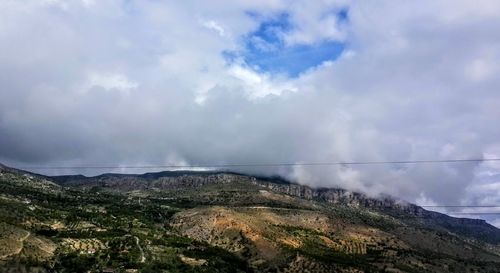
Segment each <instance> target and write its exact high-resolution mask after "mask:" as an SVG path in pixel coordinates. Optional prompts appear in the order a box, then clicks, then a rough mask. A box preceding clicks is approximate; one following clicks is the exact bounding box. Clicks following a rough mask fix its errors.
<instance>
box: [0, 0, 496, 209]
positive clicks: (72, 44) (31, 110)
mask: <svg viewBox="0 0 500 273" xmlns="http://www.w3.org/2000/svg"><path fill="white" fill-rule="evenodd" d="M40 3H41V2H39V1H22V2H21V1H3V2H1V3H0V41H1V43H0V83H1V86H2V87H1V89H0V96H1V100H0V160H1V161H3V162H5V163H10V164H13V165H17V166H20V165H24V166H26V165H30V164H31V165H69V166H70V165H85V164H90V165H96V164H124V165H125V164H126V165H134V164H138V165H139V164H140V165H144V164H168V163H172V162H181V163H183V164H184V163H186V164H224V163H276V162H336V161H384V160H422V159H448V158H477V157H482V156H489V155H498V154H500V153H499V152H498V150H497V148H495V147H498V145H500V144H499V140H498V135H500V129H499V127H498V126H495V125H496V124H497V123H498V119H499V118H500V110H499V109H500V108H499V107H498V105H500V97H499V95H498V88H499V87H500V79H499V78H498V77H495V76H494V75H498V74H500V73H499V72H500V71H499V70H500V68H499V66H498V65H496V64H498V63H500V54H499V52H500V46H499V45H500V38H499V37H498V35H494V33H496V32H497V31H496V30H497V29H498V28H500V20H499V19H498V18H500V17H499V16H498V15H499V14H500V6H499V5H498V3H497V2H495V1H483V2H482V3H481V4H476V3H471V2H470V1H456V2H453V4H450V2H449V1H423V2H419V3H410V2H405V3H398V4H394V2H388V1H377V2H376V3H375V2H358V1H355V2H352V3H351V2H349V1H321V3H320V4H317V5H316V4H315V5H310V4H309V3H308V2H307V3H306V2H301V1H298V2H296V4H293V5H288V2H285V1H280V0H276V1H255V0H253V1H232V2H226V1H224V2H222V1H221V2H219V1H215V2H210V3H204V4H200V3H196V4H194V3H191V2H189V1H188V2H167V1H141V2H130V1H121V2H120V1H84V2H82V1H49V2H44V3H50V4H40ZM89 3H91V4H90V5H89ZM294 3H295V2H294ZM58 6H61V7H64V8H57V7H58ZM325 11H328V12H326V13H325ZM342 11H343V12H347V15H345V16H347V17H346V18H344V19H343V20H340V21H339V20H338V19H339V13H341V12H342ZM256 14H257V15H258V16H256ZM279 14H288V15H289V17H288V18H289V19H288V20H289V23H290V26H293V27H292V28H291V29H290V30H289V31H286V32H284V33H283V37H282V39H283V41H286V42H285V44H284V45H283V50H285V51H286V50H287V49H290V48H293V47H294V46H297V45H300V44H307V45H308V46H309V47H311V48H313V49H314V48H317V47H315V46H318V45H326V46H328V45H329V44H328V43H331V42H332V41H337V42H341V43H342V44H344V45H345V46H344V47H345V48H343V49H342V50H341V53H339V56H338V58H336V59H329V61H327V62H319V63H316V64H314V66H313V67H310V68H309V69H308V70H305V71H302V72H301V73H298V75H297V76H296V77H294V78H289V77H288V76H287V75H286V74H280V73H275V72H274V71H265V70H262V69H258V68H256V67H254V66H252V65H251V64H248V63H246V62H245V61H244V60H237V61H233V62H228V60H227V56H225V55H224V53H225V52H243V51H244V49H245V46H246V45H247V44H248V42H249V41H248V40H245V39H248V38H249V37H250V36H251V35H250V34H251V33H255V32H256V31H257V30H258V29H259V27H260V26H261V25H262V24H263V23H264V22H266V21H267V22H268V21H269V19H270V18H274V17H276V16H277V15H279ZM75 18H78V20H76V19H75ZM199 18H209V19H208V20H205V21H203V20H202V21H201V23H200V20H199ZM207 28H208V29H207ZM214 32H215V33H214ZM214 34H216V35H214ZM229 34H231V35H229ZM280 35H281V34H280ZM289 57H290V59H293V58H292V57H293V56H289ZM284 58H286V56H284ZM303 58H304V57H302V59H303ZM290 63H292V62H290ZM290 65H292V64H290ZM82 86H83V89H85V90H87V91H86V92H81V90H82ZM99 90H101V91H102V90H105V92H100V91H99ZM106 90H107V91H106ZM109 91H118V92H109ZM124 92H125V93H126V94H127V95H126V96H124V95H123V94H124ZM237 170H239V171H250V172H254V173H265V174H281V175H285V176H287V177H289V178H292V179H296V180H298V181H299V182H301V183H304V184H310V185H314V186H339V187H344V188H347V189H350V190H358V191H363V192H367V193H369V194H373V195H376V194H380V193H386V194H393V195H396V196H399V197H401V198H404V199H406V200H408V201H419V200H425V201H426V202H429V203H436V204H456V203H460V204H479V203H481V202H483V201H481V200H488V202H490V201H491V202H497V201H499V200H497V198H496V197H495V196H498V193H497V189H498V188H497V186H498V185H497V183H498V179H497V178H498V172H499V170H498V169H496V168H491V167H485V164H484V163H481V164H474V163H453V164H451V163H450V164H414V165H397V164H395V165H384V166H381V165H375V166H357V167H352V166H351V167H349V166H331V167H319V166H316V167H304V166H302V167H293V168H292V167H282V168H244V169H243V168H242V169H237ZM89 172H90V171H89ZM486 174H488V175H486ZM484 202H486V201H484Z"/></svg>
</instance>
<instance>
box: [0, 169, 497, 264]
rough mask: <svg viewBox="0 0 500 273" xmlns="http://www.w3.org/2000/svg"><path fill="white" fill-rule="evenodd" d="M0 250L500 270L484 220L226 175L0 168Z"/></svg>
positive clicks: (51, 258)
mask: <svg viewBox="0 0 500 273" xmlns="http://www.w3.org/2000/svg"><path fill="white" fill-rule="evenodd" d="M0 246H1V249H0V268H2V269H3V271H5V272H88V271H90V272H306V271H308V272H498V268H500V230H498V229H497V228H495V227H493V226H491V225H489V224H487V223H486V222H484V221H482V220H474V219H465V218H453V217H449V216H447V215H444V214H440V213H436V212H430V211H427V210H425V209H423V208H421V207H418V206H415V205H412V204H408V203H405V202H402V201H401V200H395V199H392V198H390V197H386V198H383V199H374V198H369V197H367V196H365V195H363V194H359V193H352V192H348V191H345V190H342V189H324V188H323V189H313V188H310V187H307V186H302V185H297V184H293V183H289V182H287V181H284V180H282V179H275V178H262V177H252V176H247V175H243V174H236V173H224V172H185V171H180V172H161V173H148V174H143V175H119V174H105V175H100V176H96V177H85V176H62V177H46V176H41V175H36V174H31V173H25V172H23V171H19V170H15V169H11V168H7V167H5V166H0ZM0 272H1V270H0Z"/></svg>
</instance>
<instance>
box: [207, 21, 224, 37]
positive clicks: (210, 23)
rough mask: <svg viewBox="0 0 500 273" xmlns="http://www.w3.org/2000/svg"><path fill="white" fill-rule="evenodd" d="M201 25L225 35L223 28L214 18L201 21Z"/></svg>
mask: <svg viewBox="0 0 500 273" xmlns="http://www.w3.org/2000/svg"><path fill="white" fill-rule="evenodd" d="M202 25H203V26H204V27H206V28H208V29H210V30H213V31H215V32H217V33H218V34H219V35H220V36H222V37H224V36H225V35H226V32H225V30H224V28H223V27H222V26H221V25H220V24H219V23H217V22H216V21H214V20H208V21H202Z"/></svg>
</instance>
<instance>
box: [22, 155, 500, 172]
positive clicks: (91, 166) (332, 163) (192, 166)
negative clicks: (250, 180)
mask: <svg viewBox="0 0 500 273" xmlns="http://www.w3.org/2000/svg"><path fill="white" fill-rule="evenodd" d="M486 161H500V158H470V159H443V160H397V161H347V162H341V161H340V162H301V163H300V162H299V163H244V164H194V165H142V166H132V165H130V166H118V165H107V166H106V165H90V166H25V167H20V168H25V169H32V170H35V169H43V170H49V169H161V168H165V169H169V168H236V167H238V168H239V167H287V166H335V165H340V166H344V165H345V166H347V165H387V164H432V163H467V162H486Z"/></svg>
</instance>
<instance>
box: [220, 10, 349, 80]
mask: <svg viewBox="0 0 500 273" xmlns="http://www.w3.org/2000/svg"><path fill="white" fill-rule="evenodd" d="M249 16H251V17H252V18H255V19H259V16H258V15H256V14H249ZM337 16H338V19H339V21H342V22H346V21H347V19H348V13H347V10H341V11H337ZM293 28H294V26H293V25H292V23H291V22H290V16H289V14H287V13H282V14H279V15H277V16H275V17H274V18H272V19H270V20H269V19H268V20H266V21H263V22H261V24H260V25H259V27H258V28H257V29H256V30H255V31H253V32H251V33H249V34H248V35H246V36H245V37H243V38H242V43H243V44H244V51H243V52H224V53H223V54H224V56H225V57H226V59H227V60H228V61H229V62H231V61H232V60H234V59H237V58H238V57H239V58H242V59H243V60H244V61H245V62H246V63H247V64H248V65H250V66H252V67H258V69H259V70H260V71H262V72H270V73H282V74H286V75H288V76H289V77H297V76H298V75H299V74H300V73H302V72H304V71H306V70H308V69H310V68H312V67H315V66H317V65H320V64H321V63H323V62H325V61H329V60H335V59H337V58H338V57H339V56H340V54H341V53H342V51H343V50H344V48H345V44H344V43H341V42H336V41H331V40H325V41H322V42H319V43H315V44H312V45H293V46H287V45H286V44H285V42H284V35H285V34H286V33H287V32H290V31H292V30H293Z"/></svg>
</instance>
